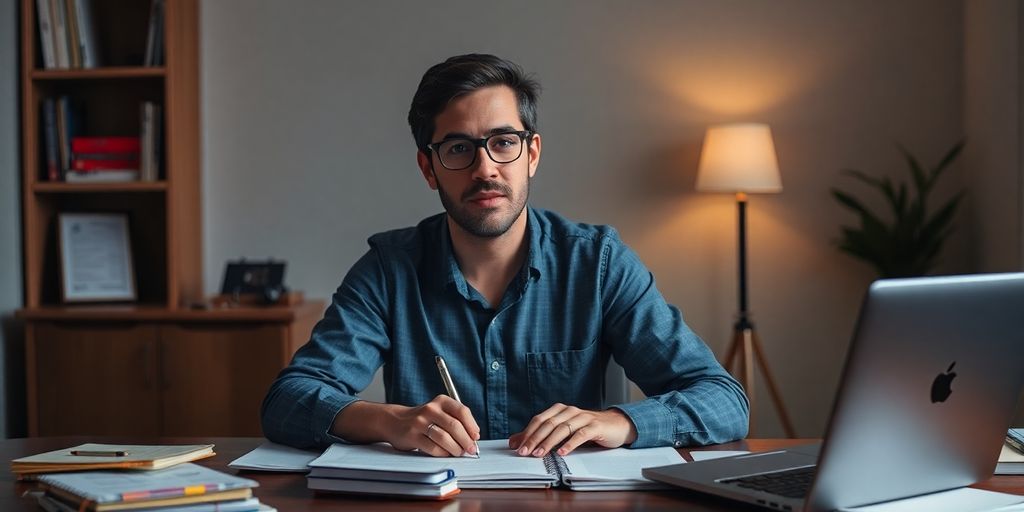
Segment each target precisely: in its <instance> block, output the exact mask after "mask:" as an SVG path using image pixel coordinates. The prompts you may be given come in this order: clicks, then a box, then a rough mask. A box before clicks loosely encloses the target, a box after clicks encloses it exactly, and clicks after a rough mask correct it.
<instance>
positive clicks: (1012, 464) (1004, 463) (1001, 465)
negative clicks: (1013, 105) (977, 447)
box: [995, 441, 1024, 475]
mask: <svg viewBox="0 0 1024 512" xmlns="http://www.w3.org/2000/svg"><path fill="white" fill-rule="evenodd" d="M995 474H997V475H1024V454H1021V453H1020V452H1018V451H1017V450H1016V449H1015V448H1014V447H1013V445H1011V444H1010V442H1009V441H1007V442H1005V443H1003V448H1002V450H1000V452H999V462H997V463H996V470H995Z"/></svg>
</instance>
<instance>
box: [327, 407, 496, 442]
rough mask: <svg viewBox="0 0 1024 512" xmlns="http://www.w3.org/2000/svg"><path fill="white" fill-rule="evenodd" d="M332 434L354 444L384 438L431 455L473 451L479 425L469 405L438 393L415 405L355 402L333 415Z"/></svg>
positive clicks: (478, 436)
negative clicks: (431, 398) (429, 399)
mask: <svg viewBox="0 0 1024 512" xmlns="http://www.w3.org/2000/svg"><path fill="white" fill-rule="evenodd" d="M331 430H332V433H333V434H334V435H336V436H338V437H341V438H343V439H346V440H349V441H352V442H356V443H373V442H378V441H385V442H388V443H391V445H392V446H394V447H395V448H396V449H399V450H419V451H421V452H423V453H428V454H430V455H433V456H434V457H461V456H463V455H465V454H467V453H469V454H476V441H477V440H478V439H480V427H478V426H477V424H476V420H474V419H473V414H472V413H471V412H470V410H469V407H466V406H465V405H462V404H461V403H459V402H457V401H456V400H454V399H452V398H451V397H449V396H447V395H438V396H436V397H434V399H433V400H431V401H429V402H427V403H425V404H423V405H420V406H418V407H406V406H402V405H394V404H378V403H373V402H364V401H357V402H353V403H351V404H349V405H348V406H347V407H345V408H344V409H342V410H341V412H340V413H338V416H337V417H336V418H334V426H333V428H332V429H331Z"/></svg>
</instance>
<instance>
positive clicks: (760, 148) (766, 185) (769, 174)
mask: <svg viewBox="0 0 1024 512" xmlns="http://www.w3.org/2000/svg"><path fill="white" fill-rule="evenodd" d="M697 190H700V191H702V192H761V193H763V192H779V191H781V190H782V178H780V177H779V163H778V160H777V159H776V157H775V145H774V144H773V143H772V132H771V128H769V127H768V125H766V124H757V123H738V124H724V125H718V126H712V127H711V128H708V132H707V135H705V137H704V147H703V149H702V150H701V153H700V166H699V168H698V171H697Z"/></svg>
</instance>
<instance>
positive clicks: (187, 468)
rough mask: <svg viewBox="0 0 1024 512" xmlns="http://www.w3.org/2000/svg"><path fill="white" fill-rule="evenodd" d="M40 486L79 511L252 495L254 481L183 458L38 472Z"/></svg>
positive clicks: (164, 504) (257, 484) (207, 501)
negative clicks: (133, 467)
mask: <svg viewBox="0 0 1024 512" xmlns="http://www.w3.org/2000/svg"><path fill="white" fill-rule="evenodd" d="M39 485H40V487H41V488H42V489H43V490H44V491H46V492H48V493H50V494H52V495H55V496H57V497H58V498H60V499H62V500H65V501H71V502H72V503H74V504H75V505H76V506H77V507H78V508H79V509H80V510H81V509H87V510H94V511H97V512H103V511H107V510H133V509H138V508H153V507H163V506H172V505H175V506H176V505H185V504H194V503H212V502H221V501H233V500H239V499H248V498H250V497H252V488H254V487H257V486H259V483H257V482H256V481H254V480H249V479H247V478H240V477H237V476H234V475H229V474H227V473H222V472H220V471H217V470H214V469H210V468H207V467H203V466H200V465H197V464H192V463H184V464H179V465H177V466H174V467H172V468H166V469H161V470H156V471H131V472H124V471H117V470H101V471H82V472H76V473H53V474H47V475H42V476H40V477H39Z"/></svg>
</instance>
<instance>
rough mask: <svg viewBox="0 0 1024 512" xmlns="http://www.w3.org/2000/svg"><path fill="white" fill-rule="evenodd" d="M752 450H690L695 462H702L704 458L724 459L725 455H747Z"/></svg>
mask: <svg viewBox="0 0 1024 512" xmlns="http://www.w3.org/2000/svg"><path fill="white" fill-rule="evenodd" d="M748 453H750V452H745V451H742V450H739V451H736V450H697V451H694V450H690V457H692V458H693V461H694V462H700V461H702V460H712V459H724V458H725V457H732V456H733V455H746V454H748Z"/></svg>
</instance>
